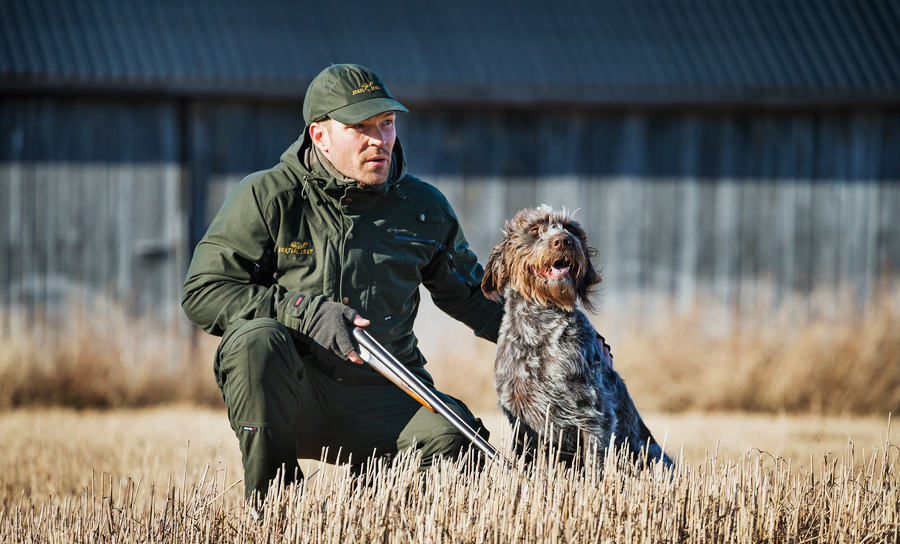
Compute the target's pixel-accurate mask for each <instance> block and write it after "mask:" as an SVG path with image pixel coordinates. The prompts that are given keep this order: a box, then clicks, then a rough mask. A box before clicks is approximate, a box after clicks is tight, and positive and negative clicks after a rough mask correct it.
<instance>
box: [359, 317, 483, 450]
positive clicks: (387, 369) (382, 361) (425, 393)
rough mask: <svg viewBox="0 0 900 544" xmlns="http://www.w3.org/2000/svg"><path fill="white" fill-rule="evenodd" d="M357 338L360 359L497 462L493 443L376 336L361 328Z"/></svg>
mask: <svg viewBox="0 0 900 544" xmlns="http://www.w3.org/2000/svg"><path fill="white" fill-rule="evenodd" d="M353 336H354V337H355V338H356V341H357V342H359V347H360V348H361V349H360V352H361V353H360V357H362V358H363V360H365V361H366V362H367V363H369V365H370V366H371V367H372V368H374V369H375V370H377V371H378V372H380V373H381V374H382V375H384V377H386V378H387V379H389V380H390V381H392V382H393V383H394V384H395V385H397V386H398V387H399V388H400V389H402V390H404V391H406V393H407V394H408V395H410V396H411V397H413V398H414V399H416V400H417V401H419V402H420V403H421V404H422V405H423V406H425V407H426V408H428V409H429V410H431V411H432V412H435V413H437V414H440V415H442V416H444V417H445V418H447V420H448V421H449V422H450V423H451V424H452V425H453V426H454V427H456V429H457V430H458V431H459V432H461V433H462V434H463V435H464V436H465V437H466V438H468V439H469V440H470V441H471V442H472V443H473V444H475V447H477V448H478V449H479V450H481V451H482V452H483V453H484V454H485V455H486V456H487V457H488V459H491V460H495V459H498V458H497V450H496V449H494V446H492V445H491V443H490V442H488V441H487V440H485V439H484V437H482V436H481V435H479V434H478V433H476V432H475V431H474V430H473V429H472V427H470V426H469V425H468V423H466V422H465V420H463V419H462V418H461V417H459V414H457V413H456V412H454V411H453V410H452V409H450V407H449V406H447V403H445V402H444V401H443V400H441V398H440V397H438V396H437V395H436V394H435V392H434V391H433V390H432V389H431V388H429V387H428V386H427V385H425V384H424V383H422V380H420V379H419V378H418V377H417V376H416V375H415V374H413V373H412V372H410V370H409V369H408V368H406V365H404V364H403V363H401V362H400V361H398V360H397V359H396V358H395V357H394V356H393V355H391V353H390V352H389V351H388V350H386V349H385V348H384V346H382V345H381V344H379V343H378V342H377V341H376V340H375V339H374V338H372V335H370V334H369V333H368V332H366V331H365V330H363V329H361V328H358V327H357V328H356V329H354V330H353Z"/></svg>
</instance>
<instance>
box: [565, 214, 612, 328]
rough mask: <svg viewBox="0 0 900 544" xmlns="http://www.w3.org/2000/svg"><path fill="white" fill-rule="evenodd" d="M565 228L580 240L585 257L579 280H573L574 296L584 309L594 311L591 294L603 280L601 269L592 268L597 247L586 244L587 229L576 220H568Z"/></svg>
mask: <svg viewBox="0 0 900 544" xmlns="http://www.w3.org/2000/svg"><path fill="white" fill-rule="evenodd" d="M567 228H568V229H569V230H570V231H571V232H572V233H573V234H575V236H577V237H578V239H579V240H580V241H581V246H582V247H583V248H584V254H585V256H586V257H587V258H586V259H585V262H584V267H583V268H582V270H581V280H580V281H577V282H575V296H576V297H578V300H579V301H581V305H582V306H584V308H585V309H587V310H589V311H594V304H593V303H592V302H591V294H592V293H593V292H594V286H596V285H597V284H599V283H600V282H601V281H603V274H602V271H598V270H597V269H596V268H594V259H595V258H596V257H597V249H596V248H593V247H591V246H589V245H588V239H587V231H585V230H584V228H583V227H582V226H581V224H579V223H578V222H577V221H570V222H569V224H568V225H567Z"/></svg>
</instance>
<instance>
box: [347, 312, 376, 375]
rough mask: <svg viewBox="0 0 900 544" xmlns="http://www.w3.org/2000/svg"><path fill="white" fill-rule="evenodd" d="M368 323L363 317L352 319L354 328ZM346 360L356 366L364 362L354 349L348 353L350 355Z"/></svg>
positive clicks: (357, 316) (357, 315) (358, 316)
mask: <svg viewBox="0 0 900 544" xmlns="http://www.w3.org/2000/svg"><path fill="white" fill-rule="evenodd" d="M369 323H370V322H369V320H368V319H366V318H365V317H363V316H361V315H359V314H356V317H354V318H353V326H355V327H365V326H366V325H368V324H369ZM347 358H348V359H350V360H351V361H353V362H354V363H356V364H358V365H361V364H363V363H364V362H365V361H363V359H362V357H360V356H359V353H356V350H355V349H354V350H352V351H350V353H348V354H347Z"/></svg>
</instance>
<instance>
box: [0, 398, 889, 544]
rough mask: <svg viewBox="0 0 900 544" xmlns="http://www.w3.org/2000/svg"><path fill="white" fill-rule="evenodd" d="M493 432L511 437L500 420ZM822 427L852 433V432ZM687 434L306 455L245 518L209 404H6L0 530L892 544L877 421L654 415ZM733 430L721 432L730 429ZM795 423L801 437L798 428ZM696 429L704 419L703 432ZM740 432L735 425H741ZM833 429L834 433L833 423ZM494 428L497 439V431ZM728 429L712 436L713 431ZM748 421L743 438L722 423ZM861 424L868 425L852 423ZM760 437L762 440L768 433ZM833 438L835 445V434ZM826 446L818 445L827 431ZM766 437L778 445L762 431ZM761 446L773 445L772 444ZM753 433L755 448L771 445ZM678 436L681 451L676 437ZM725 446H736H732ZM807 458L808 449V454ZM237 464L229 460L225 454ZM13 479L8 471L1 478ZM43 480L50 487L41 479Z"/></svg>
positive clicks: (0, 423)
mask: <svg viewBox="0 0 900 544" xmlns="http://www.w3.org/2000/svg"><path fill="white" fill-rule="evenodd" d="M493 423H494V424H495V425H500V427H499V428H495V429H494V430H495V437H494V442H495V444H497V445H501V444H508V440H507V439H506V436H507V434H508V433H507V432H506V428H505V427H503V426H502V424H500V423H499V420H493ZM820 423H821V424H822V425H823V426H826V427H832V428H834V427H837V428H840V429H844V430H846V429H856V432H857V433H859V434H855V436H854V439H853V441H852V442H848V441H847V437H846V434H844V435H843V437H844V438H843V446H841V447H840V449H839V450H837V451H835V450H834V449H833V446H834V445H835V444H837V443H840V442H841V440H840V439H839V435H841V434H842V432H838V431H834V429H832V431H829V432H824V433H823V432H822V430H821V429H819V425H820ZM651 425H652V426H664V427H666V428H667V429H668V431H669V432H668V434H669V436H670V437H672V436H673V435H675V436H686V435H691V437H692V438H693V439H695V440H712V442H706V443H705V444H703V443H700V444H695V445H694V446H693V449H692V450H691V451H692V453H687V451H688V450H685V451H686V453H685V454H684V455H681V456H680V459H679V464H678V466H677V468H676V470H675V471H674V472H673V473H671V474H662V472H661V471H660V469H659V467H656V468H654V470H652V471H645V472H635V471H634V470H633V469H632V468H631V467H630V466H628V465H627V464H623V463H621V462H619V463H616V462H615V461H607V465H606V467H607V468H606V469H605V471H604V472H603V473H600V472H599V471H597V470H594V469H593V468H590V469H588V470H567V469H563V468H561V467H557V466H548V465H546V464H544V465H541V466H538V467H536V468H527V467H523V466H521V465H516V466H515V467H514V468H513V469H506V468H504V467H502V466H500V465H490V466H488V468H487V469H485V470H482V471H472V470H471V467H469V466H467V465H465V464H464V463H450V462H446V463H443V464H441V465H440V466H439V467H438V468H437V469H434V470H432V471H430V472H428V473H426V474H424V475H419V474H417V473H416V472H415V470H414V468H413V466H412V461H413V459H412V458H411V457H401V458H400V459H399V460H398V461H396V462H395V463H394V465H393V466H390V467H386V466H381V465H379V466H376V467H374V469H373V470H372V471H371V472H370V474H369V476H368V478H369V479H368V480H363V481H360V480H352V479H350V478H349V477H348V475H347V471H346V470H345V469H344V468H343V467H338V468H332V467H325V468H326V470H323V471H321V472H318V473H314V471H315V469H316V467H317V466H318V464H317V463H308V464H305V465H303V466H304V469H305V471H306V474H307V475H308V476H310V477H309V478H308V480H307V485H306V487H305V489H302V490H299V489H296V488H293V487H289V488H287V490H285V492H284V493H282V494H281V495H276V494H272V495H270V499H271V500H270V503H269V508H268V509H267V517H265V518H264V519H263V520H262V522H261V523H255V522H253V521H251V519H250V517H249V513H248V510H247V509H246V507H245V505H244V503H243V500H242V499H241V496H240V495H241V492H240V487H241V486H240V485H237V486H235V485H234V484H236V483H237V482H238V481H239V479H240V468H239V458H238V453H237V447H236V444H235V441H236V440H235V438H234V436H233V434H231V431H230V429H229V428H228V424H227V421H226V418H225V415H224V413H222V412H221V411H218V410H209V409H196V408H185V407H169V408H164V409H158V408H157V409H146V410H138V411H102V412H93V411H71V410H60V409H49V410H47V409H40V410H17V411H13V412H6V413H4V414H0V428H2V429H3V430H4V435H5V437H7V438H8V440H7V441H6V443H5V449H6V454H7V455H4V456H2V457H0V475H2V487H0V489H2V490H3V493H2V495H0V497H2V500H0V541H4V542H5V541H12V542H172V543H187V542H373V541H377V542H526V543H528V542H623V543H624V542H635V543H643V542H738V543H740V542H797V543H800V542H860V543H861V542H897V541H898V539H900V529H898V527H900V485H898V484H900V480H898V472H897V470H898V466H897V458H898V448H897V447H896V446H892V445H891V444H890V440H889V438H888V436H889V435H887V434H884V433H885V430H886V429H887V427H888V426H887V422H886V421H880V422H876V421H874V420H870V419H864V420H855V419H852V420H846V421H840V420H839V421H837V422H835V421H834V420H827V419H823V420H820V419H816V418H812V420H811V421H809V418H787V417H785V416H782V417H780V418H768V417H764V416H741V415H727V416H726V415H721V416H715V417H710V416H705V415H699V414H694V415H691V416H689V417H688V418H687V419H686V420H684V421H682V420H679V418H678V417H676V416H665V417H663V418H662V419H659V418H654V419H653V420H652V421H651ZM726 426H727V427H728V428H729V429H733V431H732V432H724V429H725V427H726ZM773 427H774V428H778V427H782V428H783V429H782V430H783V432H784V434H785V435H788V436H791V437H793V436H795V435H797V434H802V435H803V436H804V437H809V436H812V435H815V434H817V433H818V434H819V435H824V436H823V437H822V438H823V441H822V442H819V441H818V440H816V441H815V442H814V444H821V445H822V446H823V447H825V448H828V449H826V450H825V451H828V450H829V449H830V450H831V451H832V453H831V454H829V455H822V454H820V453H817V452H818V451H819V450H818V448H814V447H811V446H812V445H810V444H807V443H806V440H807V438H805V439H804V440H803V441H801V443H800V444H795V445H793V446H791V448H792V449H794V450H797V451H803V450H804V449H805V450H806V451H809V450H812V449H815V451H814V452H811V453H807V454H804V455H802V456H801V459H796V458H792V459H785V458H779V457H778V455H780V453H781V452H778V451H771V452H759V451H758V449H751V450H744V448H743V446H742V443H743V442H742V441H743V440H748V441H750V442H751V443H753V441H754V440H753V438H752V437H753V435H754V434H758V433H761V431H762V430H763V429H766V428H773ZM804 428H805V429H806V431H805V434H804V433H798V432H797V431H798V430H801V429H804ZM698 429H703V431H701V432H699V433H698V432H697V430H698ZM741 429H743V432H741ZM829 434H834V435H835V436H833V437H829V436H828V435H829ZM499 435H503V437H501V436H499ZM720 435H721V436H725V437H726V438H725V439H724V441H723V440H722V439H717V438H714V437H716V436H720ZM738 435H741V436H742V438H741V439H732V438H729V437H732V436H738ZM862 435H864V437H863V436H862ZM759 436H762V435H761V434H760V435H759ZM832 441H833V442H832ZM826 442H827V444H826ZM770 445H771V444H770ZM770 445H769V446H770ZM769 446H764V447H769ZM678 449H679V448H675V450H676V451H678ZM729 452H730V453H729ZM802 457H806V459H805V461H806V464H805V465H804V464H801V461H804V459H803V458H802ZM236 463H237V464H238V468H236V469H235V468H234V467H235V464H236ZM11 475H12V477H11ZM48 486H55V487H54V488H53V489H52V490H51V489H49V488H48Z"/></svg>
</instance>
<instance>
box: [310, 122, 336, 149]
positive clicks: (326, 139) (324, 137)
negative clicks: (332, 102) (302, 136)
mask: <svg viewBox="0 0 900 544" xmlns="http://www.w3.org/2000/svg"><path fill="white" fill-rule="evenodd" d="M309 137H310V139H311V140H312V142H313V143H314V144H315V145H316V147H318V148H319V150H320V151H322V152H323V153H328V148H329V146H330V145H331V135H330V134H329V133H328V130H327V129H326V128H325V125H323V124H322V123H320V122H318V121H316V122H315V123H311V124H310V125H309Z"/></svg>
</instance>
